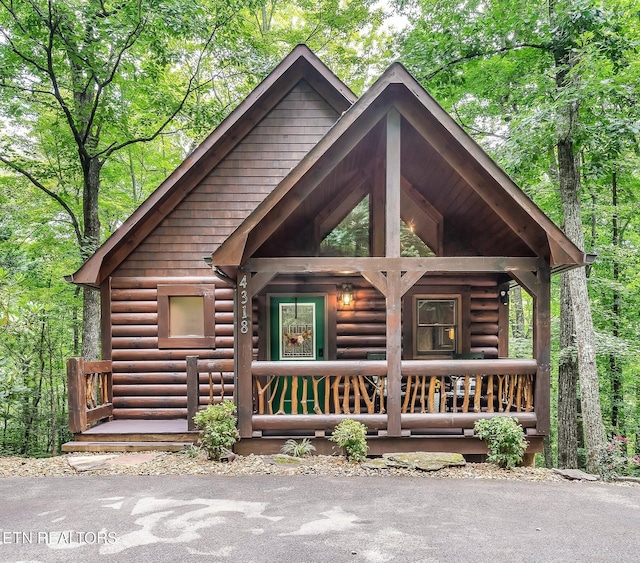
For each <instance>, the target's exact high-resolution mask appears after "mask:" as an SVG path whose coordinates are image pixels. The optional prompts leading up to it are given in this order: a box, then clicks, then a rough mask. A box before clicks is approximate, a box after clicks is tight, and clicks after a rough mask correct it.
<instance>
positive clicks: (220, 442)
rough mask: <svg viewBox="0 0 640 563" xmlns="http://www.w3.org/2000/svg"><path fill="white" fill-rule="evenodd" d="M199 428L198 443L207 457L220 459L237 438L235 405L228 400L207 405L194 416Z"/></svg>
mask: <svg viewBox="0 0 640 563" xmlns="http://www.w3.org/2000/svg"><path fill="white" fill-rule="evenodd" d="M193 420H194V421H195V423H196V425H197V426H198V429H199V430H200V441H199V444H200V446H201V447H202V449H204V450H205V451H206V452H207V455H208V456H209V459H213V460H214V461H220V459H221V458H222V456H223V455H225V454H226V453H227V452H228V451H229V448H231V447H232V446H233V444H235V443H236V442H237V441H238V440H239V439H240V434H238V430H237V428H236V406H235V405H234V404H233V403H232V402H231V401H228V400H225V401H222V402H221V403H218V404H216V405H209V406H208V407H207V408H206V409H203V410H201V411H199V412H198V413H197V414H196V415H195V416H194V417H193Z"/></svg>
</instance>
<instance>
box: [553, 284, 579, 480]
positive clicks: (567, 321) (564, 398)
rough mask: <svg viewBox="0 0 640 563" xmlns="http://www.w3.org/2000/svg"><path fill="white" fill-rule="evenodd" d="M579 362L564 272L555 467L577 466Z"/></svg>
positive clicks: (561, 294) (561, 301)
mask: <svg viewBox="0 0 640 563" xmlns="http://www.w3.org/2000/svg"><path fill="white" fill-rule="evenodd" d="M577 382H578V362H577V358H576V349H575V334H574V327H573V310H572V308H571V295H570V293H569V280H568V278H567V275H566V274H563V275H562V279H561V282H560V360H559V362H558V467H560V468H562V469H577V468H578V402H577V395H576V393H577V389H576V387H577Z"/></svg>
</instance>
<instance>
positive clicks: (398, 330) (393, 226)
mask: <svg viewBox="0 0 640 563" xmlns="http://www.w3.org/2000/svg"><path fill="white" fill-rule="evenodd" d="M386 163H387V174H386V178H387V182H386V184H387V185H386V194H385V195H386V214H385V256H386V257H387V258H400V181H401V173H400V172H401V171H400V113H398V110H396V109H395V108H392V109H391V110H389V113H387V158H386ZM401 276H402V272H401V271H399V270H388V271H387V293H386V297H387V381H388V385H389V387H388V396H387V413H388V419H387V432H388V434H389V436H401V435H402V421H401V419H400V418H401V417H400V415H401V408H402V401H401V393H402V282H401V279H402V278H401Z"/></svg>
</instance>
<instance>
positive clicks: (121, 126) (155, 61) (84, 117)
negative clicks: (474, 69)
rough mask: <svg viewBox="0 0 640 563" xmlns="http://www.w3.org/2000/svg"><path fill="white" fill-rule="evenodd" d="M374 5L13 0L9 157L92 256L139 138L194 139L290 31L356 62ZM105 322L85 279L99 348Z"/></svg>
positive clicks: (91, 350) (86, 333) (92, 349)
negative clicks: (108, 186)
mask: <svg viewBox="0 0 640 563" xmlns="http://www.w3.org/2000/svg"><path fill="white" fill-rule="evenodd" d="M371 4H372V2H371V1H370V0H350V1H348V2H344V3H340V4H338V3H335V2H329V1H327V2H321V3H320V4H319V5H318V6H316V5H315V4H313V5H312V4H308V3H305V2H302V1H300V2H287V3H285V4H284V5H282V7H280V6H278V10H277V11H276V9H275V8H276V5H275V4H273V5H269V4H264V5H263V4H260V3H259V2H258V1H256V0H229V1H226V2H215V1H213V0H204V1H201V2H191V3H189V2H187V3H184V2H179V1H177V0H170V1H168V2H159V1H158V0H122V1H115V0H114V1H110V0H69V1H67V2H58V1H56V0H28V1H25V2H14V1H12V0H0V65H2V68H3V69H4V71H3V74H2V76H1V77H0V114H2V115H3V116H4V117H5V118H6V122H7V123H8V127H7V128H6V129H5V130H4V131H3V133H2V135H1V137H0V163H2V164H4V166H5V167H7V168H9V169H10V170H12V171H13V172H15V173H17V174H19V175H21V176H22V177H23V178H25V179H26V180H27V181H28V182H30V183H31V184H32V185H33V186H34V187H36V188H37V189H39V190H40V191H41V192H42V193H43V194H46V196H48V197H51V198H53V199H54V200H55V201H56V202H57V203H58V204H59V206H60V208H61V209H62V210H63V212H64V213H65V214H66V215H67V218H68V221H69V224H70V228H71V229H72V232H73V234H74V236H75V238H76V240H77V243H78V249H79V255H80V258H81V259H82V260H84V259H86V258H87V257H88V256H90V255H91V254H92V253H93V252H94V251H95V249H96V248H97V246H98V245H99V244H100V242H101V241H102V240H103V239H104V235H105V229H104V228H101V207H100V202H101V199H100V194H101V188H102V185H103V179H104V178H105V172H107V173H108V170H109V169H110V168H112V167H113V166H117V164H118V163H117V161H118V160H119V161H120V162H122V160H126V159H128V162H129V164H130V165H133V163H134V161H133V160H132V151H135V150H138V149H136V147H137V146H138V145H141V144H144V143H152V142H154V141H159V140H160V137H161V136H167V135H170V134H173V138H174V139H176V141H177V142H176V145H177V146H178V147H179V145H178V143H180V142H181V143H182V144H183V145H184V147H183V148H184V149H186V150H187V151H188V150H190V149H191V148H192V147H193V146H194V144H195V143H196V142H197V141H198V140H199V139H201V138H202V137H203V136H204V135H205V134H207V133H208V132H209V131H211V129H212V128H213V127H214V126H215V125H216V124H217V123H218V122H219V121H220V120H221V118H222V117H223V116H224V115H225V114H226V113H227V112H228V111H229V108H230V106H231V105H232V104H234V103H235V102H236V100H237V99H239V98H241V97H242V95H243V94H245V93H246V90H247V89H248V88H251V87H252V86H253V85H255V83H256V82H257V81H258V80H259V79H260V78H261V77H262V76H264V75H265V74H266V72H267V71H268V70H270V68H271V67H272V66H273V65H272V61H271V60H270V57H269V54H270V52H272V51H280V53H279V55H278V56H281V51H282V50H288V49H290V48H291V47H292V46H293V45H291V42H290V41H287V39H291V40H295V41H302V42H315V43H316V44H318V45H319V46H320V47H322V48H325V49H326V50H328V52H330V53H333V54H335V56H336V57H337V58H338V59H339V60H341V62H343V64H344V65H345V66H346V67H351V68H353V65H354V62H355V60H356V58H355V56H354V53H355V50H356V46H357V45H359V44H360V45H364V44H367V43H369V42H370V41H368V40H366V38H367V34H361V37H362V40H361V41H353V40H354V38H355V37H356V36H357V35H358V34H359V29H361V28H362V27H363V24H364V22H367V21H368V20H370V19H371V17H373V18H374V23H375V22H377V23H375V25H373V26H372V27H371V28H370V30H371V29H375V26H376V25H379V24H380V21H379V17H378V16H377V15H376V12H375V11H373V10H372V9H371ZM305 10H308V12H304V11H305ZM258 12H262V15H263V18H261V20H259V22H258V24H259V25H258V27H259V28H260V26H262V27H264V26H265V22H266V19H265V18H266V14H267V12H268V13H269V19H270V20H274V18H276V16H277V17H278V18H279V22H280V23H279V25H278V26H274V24H273V23H272V21H269V23H268V27H269V30H271V29H276V28H277V33H275V34H274V33H273V32H271V36H270V37H265V33H266V31H267V30H266V29H262V28H260V33H258V29H257V28H256V25H255V18H254V14H255V13H258ZM301 14H302V15H303V16H304V17H299V16H300V15H301ZM296 17H298V19H297V21H295V23H294V19H295V18H296ZM288 24H291V25H288ZM286 30H288V31H286ZM287 33H288V34H289V37H287ZM373 35H374V36H375V33H374V34H373ZM283 38H284V41H282V39H283ZM276 40H280V43H279V46H278V48H275V49H274V45H275V44H276V43H275V41H276ZM336 42H338V43H339V42H344V43H345V44H347V43H349V42H351V43H352V46H351V47H350V48H349V49H343V50H338V49H337V48H336V47H335V43H336ZM327 45H333V48H327ZM267 46H268V48H267ZM365 75H366V73H365ZM34 141H35V142H34ZM175 153H176V151H175V149H174V154H175ZM120 154H122V155H123V157H124V158H119V155H120ZM179 155H180V156H181V157H184V152H182V153H179ZM114 161H116V162H115V163H114ZM134 168H135V167H133V166H132V167H130V172H131V173H132V174H133V176H132V177H133V178H135V169H134ZM134 184H135V180H134ZM135 189H136V187H135V185H134V199H135V198H136V197H139V196H138V195H136V193H135ZM125 216H126V212H125V213H123V216H122V217H120V218H119V219H116V220H114V221H110V226H111V225H112V226H115V225H117V224H118V222H119V221H121V220H122V219H124V217H125ZM107 234H108V233H107ZM98 323H99V303H98V294H97V292H96V291H94V290H91V289H86V290H85V294H84V310H83V339H82V354H83V356H84V357H86V358H95V357H97V355H98V334H99V332H98Z"/></svg>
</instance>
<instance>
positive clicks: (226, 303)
mask: <svg viewBox="0 0 640 563" xmlns="http://www.w3.org/2000/svg"><path fill="white" fill-rule="evenodd" d="M160 284H162V285H166V284H179V285H182V284H214V285H215V316H216V333H215V334H216V340H215V343H216V346H215V349H206V348H204V349H201V348H198V349H191V350H186V349H167V348H162V349H160V348H159V347H158V285H160ZM111 287H112V290H111V326H112V339H111V342H112V353H111V355H112V359H113V395H114V400H113V403H114V417H117V418H134V419H135V418H155V419H158V418H185V417H186V416H187V374H186V358H187V356H192V355H193V356H198V357H199V361H198V368H199V370H200V402H201V404H205V403H207V402H208V398H209V371H211V366H210V363H211V361H212V360H217V359H228V360H233V342H234V341H233V295H234V290H233V288H231V287H230V286H228V285H227V284H226V283H225V282H224V281H222V280H220V279H218V278H216V277H213V276H208V277H195V276H193V277H184V278H183V277H172V278H162V277H144V278H131V277H129V278H123V277H116V278H112V280H111ZM222 377H223V380H224V395H225V398H230V399H232V398H233V388H234V376H233V371H232V370H229V371H225V372H223V373H222ZM214 381H215V382H216V384H215V385H214V389H213V391H214V394H216V395H220V393H221V391H222V386H221V384H220V383H219V382H220V373H218V372H217V371H216V372H214Z"/></svg>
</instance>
